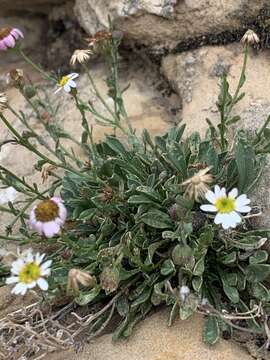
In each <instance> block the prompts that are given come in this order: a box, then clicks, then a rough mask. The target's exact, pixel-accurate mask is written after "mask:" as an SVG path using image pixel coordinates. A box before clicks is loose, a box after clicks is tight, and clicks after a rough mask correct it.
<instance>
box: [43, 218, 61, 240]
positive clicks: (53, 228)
mask: <svg viewBox="0 0 270 360" xmlns="http://www.w3.org/2000/svg"><path fill="white" fill-rule="evenodd" d="M59 231H60V225H58V224H57V223H56V222H55V221H49V222H47V223H44V224H43V233H44V235H45V236H46V237H47V238H51V237H53V236H54V235H56V234H58V233H59Z"/></svg>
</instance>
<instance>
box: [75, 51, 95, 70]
mask: <svg viewBox="0 0 270 360" xmlns="http://www.w3.org/2000/svg"><path fill="white" fill-rule="evenodd" d="M92 54H93V52H92V51H91V50H89V49H88V50H75V51H74V53H73V55H72V56H71V59H70V64H71V65H72V66H74V65H75V64H76V63H79V64H83V63H85V62H86V61H88V60H89V58H90V55H92Z"/></svg>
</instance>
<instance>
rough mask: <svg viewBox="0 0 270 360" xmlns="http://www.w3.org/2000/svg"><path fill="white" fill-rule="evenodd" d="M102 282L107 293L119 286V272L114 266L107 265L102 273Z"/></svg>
mask: <svg viewBox="0 0 270 360" xmlns="http://www.w3.org/2000/svg"><path fill="white" fill-rule="evenodd" d="M99 278H100V284H101V287H102V289H103V290H105V292H106V294H110V293H112V292H114V291H115V290H116V289H117V288H118V283H119V274H118V271H117V270H116V269H114V268H113V267H112V266H108V267H106V268H105V269H104V270H103V271H102V273H101V274H100V277H99Z"/></svg>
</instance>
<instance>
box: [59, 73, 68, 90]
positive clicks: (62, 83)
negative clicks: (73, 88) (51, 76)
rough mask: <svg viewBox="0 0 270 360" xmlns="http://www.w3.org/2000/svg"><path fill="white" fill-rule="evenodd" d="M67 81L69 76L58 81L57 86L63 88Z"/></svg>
mask: <svg viewBox="0 0 270 360" xmlns="http://www.w3.org/2000/svg"><path fill="white" fill-rule="evenodd" d="M68 80H69V76H68V75H66V76H63V77H62V78H61V79H60V80H59V82H58V84H59V85H60V86H61V87H63V86H65V85H66V83H67V82H68Z"/></svg>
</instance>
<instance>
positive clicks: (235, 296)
mask: <svg viewBox="0 0 270 360" xmlns="http://www.w3.org/2000/svg"><path fill="white" fill-rule="evenodd" d="M223 290H224V292H225V294H226V295H227V296H228V298H229V299H230V300H231V302H232V303H233V304H237V303H238V302H239V300H240V297H239V292H238V290H237V289H236V288H235V287H233V286H230V285H228V284H226V283H225V282H223Z"/></svg>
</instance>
